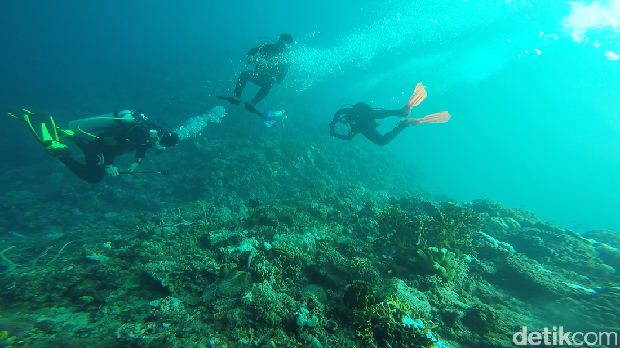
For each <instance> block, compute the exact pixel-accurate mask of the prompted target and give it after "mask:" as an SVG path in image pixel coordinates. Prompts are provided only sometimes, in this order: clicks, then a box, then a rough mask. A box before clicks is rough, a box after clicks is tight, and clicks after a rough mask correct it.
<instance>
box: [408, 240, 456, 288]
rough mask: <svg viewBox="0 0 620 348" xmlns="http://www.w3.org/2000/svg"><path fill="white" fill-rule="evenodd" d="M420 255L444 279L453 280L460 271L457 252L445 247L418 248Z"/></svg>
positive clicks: (432, 270)
mask: <svg viewBox="0 0 620 348" xmlns="http://www.w3.org/2000/svg"><path fill="white" fill-rule="evenodd" d="M418 255H419V256H420V258H421V259H422V260H424V261H425V264H426V266H427V268H428V269H429V270H430V271H431V272H432V273H435V274H437V275H439V276H441V278H443V279H444V280H447V281H451V280H453V279H454V278H455V277H456V276H457V274H458V271H459V260H458V258H457V256H456V254H455V253H453V252H451V251H448V250H447V249H445V248H441V249H439V248H436V247H429V248H424V249H418Z"/></svg>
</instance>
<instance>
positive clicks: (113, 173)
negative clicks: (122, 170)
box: [105, 164, 118, 176]
mask: <svg viewBox="0 0 620 348" xmlns="http://www.w3.org/2000/svg"><path fill="white" fill-rule="evenodd" d="M105 172H106V173H107V174H108V175H109V176H118V168H116V167H114V166H113V165H110V164H108V165H107V166H105Z"/></svg>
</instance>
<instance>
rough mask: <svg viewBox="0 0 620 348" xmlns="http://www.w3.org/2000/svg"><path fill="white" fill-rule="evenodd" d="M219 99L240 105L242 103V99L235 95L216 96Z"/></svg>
mask: <svg viewBox="0 0 620 348" xmlns="http://www.w3.org/2000/svg"><path fill="white" fill-rule="evenodd" d="M215 97H216V98H217V99H223V100H226V101H227V102H229V103H231V104H234V105H239V104H241V99H238V98H235V97H225V96H223V95H216V96H215Z"/></svg>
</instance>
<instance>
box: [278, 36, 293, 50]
mask: <svg viewBox="0 0 620 348" xmlns="http://www.w3.org/2000/svg"><path fill="white" fill-rule="evenodd" d="M278 42H281V43H283V44H285V45H286V46H287V47H290V46H291V45H292V44H293V43H295V40H293V37H292V36H291V34H282V35H280V38H279V39H278Z"/></svg>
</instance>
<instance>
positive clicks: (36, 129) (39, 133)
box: [7, 109, 71, 157]
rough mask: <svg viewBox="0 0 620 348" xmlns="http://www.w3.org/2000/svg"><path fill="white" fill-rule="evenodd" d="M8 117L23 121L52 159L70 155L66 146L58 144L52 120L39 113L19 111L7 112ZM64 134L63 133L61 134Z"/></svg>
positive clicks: (55, 128)
mask: <svg viewBox="0 0 620 348" xmlns="http://www.w3.org/2000/svg"><path fill="white" fill-rule="evenodd" d="M7 114H8V115H9V116H11V117H13V118H16V119H18V120H22V121H24V122H25V123H26V124H27V125H28V129H29V130H30V132H31V133H32V135H33V136H34V137H35V139H36V140H37V141H38V142H39V143H40V144H41V145H43V146H45V148H46V149H47V152H48V153H49V154H50V155H52V156H54V157H62V156H68V155H70V154H71V151H70V150H69V148H67V146H66V145H63V144H61V143H60V139H59V137H58V129H57V127H56V123H55V122H54V118H53V117H52V116H49V115H46V114H44V113H40V112H36V113H35V112H32V111H30V110H26V109H21V110H19V111H15V112H8V113H7ZM63 134H64V133H63Z"/></svg>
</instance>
